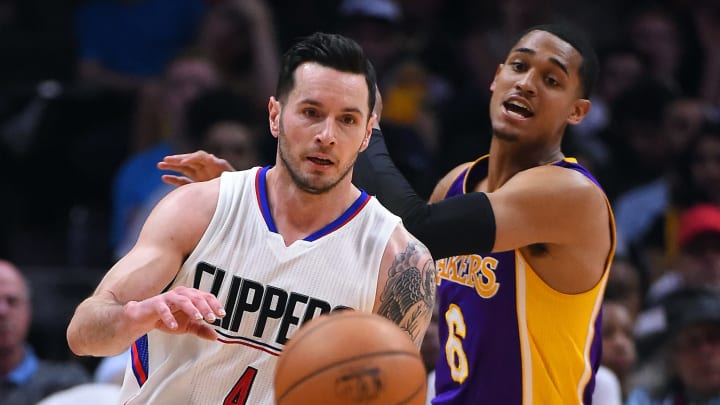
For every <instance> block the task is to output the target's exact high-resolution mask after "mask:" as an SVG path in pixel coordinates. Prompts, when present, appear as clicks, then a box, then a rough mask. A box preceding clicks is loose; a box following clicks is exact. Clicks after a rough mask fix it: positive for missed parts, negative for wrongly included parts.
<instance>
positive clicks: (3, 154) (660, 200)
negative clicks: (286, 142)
mask: <svg viewBox="0 0 720 405" xmlns="http://www.w3.org/2000/svg"><path fill="white" fill-rule="evenodd" d="M550 22H561V23H568V24H572V25H574V26H579V27H581V28H582V29H583V31H584V32H585V34H586V35H587V36H588V37H590V39H591V40H592V42H593V43H594V45H595V48H596V51H597V53H598V56H599V60H600V75H599V78H598V85H597V87H596V91H595V93H594V94H593V95H592V97H591V101H592V108H591V111H590V113H589V115H588V116H587V117H586V119H585V120H584V122H583V123H582V124H581V125H579V126H576V127H572V128H570V130H569V132H568V133H567V134H566V138H565V145H564V151H565V154H566V155H568V156H575V157H577V158H578V159H579V160H580V162H581V163H583V164H584V165H585V166H586V167H588V168H589V169H590V171H591V172H592V173H593V174H594V175H595V176H596V177H597V178H598V179H599V180H600V182H601V184H602V185H603V188H604V189H605V191H606V192H607V195H608V197H609V199H610V201H611V203H612V205H613V208H614V212H615V215H616V221H617V230H618V246H617V256H616V260H615V263H614V265H613V268H612V271H611V274H610V281H609V284H608V288H607V294H606V304H605V309H604V319H605V323H604V326H603V331H602V333H603V339H604V353H603V365H605V366H606V367H607V369H609V370H611V371H612V373H613V374H614V375H615V377H617V379H618V381H619V383H620V385H621V387H622V390H623V395H624V398H626V400H627V401H628V403H632V404H641V403H651V402H643V401H645V400H646V399H648V398H675V397H678V396H681V395H682V396H683V398H685V397H691V398H692V397H693V396H694V395H696V393H697V392H701V393H703V395H704V396H705V397H707V396H708V395H710V396H711V397H716V398H720V296H718V294H719V293H718V292H717V291H720V2H718V1H714V0H665V1H661V0H657V1H624V0H595V1H592V2H577V1H569V0H504V1H477V0H397V1H393V0H54V1H50V0H0V54H1V55H2V58H3V63H2V64H0V173H2V174H3V175H2V176H0V190H2V191H1V194H0V258H2V259H5V260H7V261H9V262H11V263H13V264H14V265H15V266H17V268H18V269H20V271H21V273H22V275H23V276H24V277H25V278H26V279H27V280H28V281H29V283H30V289H31V291H32V294H31V295H28V297H29V298H28V301H29V302H28V306H32V309H33V312H32V319H31V322H30V323H29V325H28V328H27V329H28V331H27V333H26V335H27V338H26V339H25V336H21V338H22V339H21V340H25V342H26V343H28V344H31V345H32V347H33V348H34V352H35V353H36V355H37V357H38V358H40V359H43V360H47V361H56V362H72V363H77V364H80V365H81V366H82V367H83V368H84V369H85V370H86V371H87V372H88V375H91V374H92V373H94V372H96V371H97V370H98V367H97V366H98V359H86V358H83V359H78V358H74V357H73V356H72V355H71V354H70V352H69V351H68V349H67V345H66V341H65V327H66V325H67V321H68V320H69V317H70V315H71V312H72V310H73V309H74V307H75V306H76V305H77V304H78V303H79V302H80V301H81V300H82V299H83V298H85V297H86V296H87V295H88V294H90V292H91V288H93V287H94V286H95V285H96V284H97V282H98V280H99V279H100V277H102V275H103V274H104V273H105V271H106V270H107V269H108V268H109V266H111V265H112V263H113V262H114V260H115V259H117V258H118V257H120V256H122V255H123V254H124V253H125V252H126V251H127V249H129V248H130V247H131V246H132V244H133V243H134V240H135V238H136V237H137V233H138V232H139V228H140V226H141V225H142V223H143V221H144V219H145V217H146V216H147V214H148V212H149V210H150V209H151V208H152V206H153V205H154V204H155V203H156V202H157V201H158V200H159V199H160V198H161V197H162V196H163V195H165V194H166V193H167V192H168V191H169V186H166V185H163V183H162V182H161V180H160V175H161V174H162V173H161V172H160V171H158V170H157V169H156V166H155V164H156V163H157V162H158V161H159V160H161V159H162V157H163V156H165V155H168V154H173V153H183V152H189V151H193V150H196V149H205V150H207V151H210V152H212V153H215V154H216V155H218V156H221V157H224V158H225V159H227V160H229V161H230V162H231V163H232V164H233V165H234V167H235V168H237V169H244V168H249V167H252V166H256V165H264V164H268V163H270V162H273V158H274V154H275V144H274V139H273V138H272V137H271V135H270V134H269V131H268V121H267V102H268V98H269V96H271V95H273V94H274V91H275V80H276V76H277V71H278V67H279V58H280V55H281V52H282V50H284V49H286V48H287V47H288V46H289V45H290V44H291V43H293V42H294V40H295V39H297V38H298V37H300V36H303V35H307V34H311V33H312V32H314V31H326V32H336V33H341V34H344V35H347V36H349V37H351V38H353V39H355V40H356V41H358V42H359V43H360V44H361V46H362V47H363V48H364V49H365V51H366V52H367V54H368V56H369V57H370V59H371V61H372V62H373V64H374V66H375V68H376V70H377V73H378V81H379V86H380V90H381V93H382V95H383V102H384V109H383V114H382V127H383V132H384V133H385V135H386V140H387V142H388V147H389V149H390V152H391V155H392V157H393V159H394V161H395V162H396V164H397V165H398V167H399V168H400V169H401V170H402V171H403V173H404V174H405V175H406V176H407V177H408V179H409V180H410V181H411V183H412V184H413V186H414V187H415V188H416V190H417V191H418V192H419V193H420V194H421V195H423V196H426V197H427V196H429V194H430V192H431V191H432V187H433V186H434V184H435V182H436V181H437V180H438V179H439V178H440V176H442V175H443V174H444V173H446V172H447V171H448V170H449V169H451V168H452V167H454V166H455V165H456V164H458V163H461V162H464V161H468V160H473V159H475V158H477V157H478V156H480V155H482V154H484V153H485V152H486V151H487V147H488V145H489V140H490V138H489V137H490V127H489V125H490V123H489V118H488V102H489V99H490V91H489V85H490V82H491V81H492V78H493V75H494V73H495V70H496V69H497V66H498V64H499V63H501V62H503V61H502V58H503V57H504V56H505V51H506V50H507V49H508V47H509V46H510V45H511V44H512V43H513V42H514V40H515V39H516V38H517V37H518V35H519V34H520V33H521V32H522V31H523V30H524V29H526V28H528V27H530V26H533V25H536V24H542V23H550ZM0 279H2V278H1V277H0ZM0 290H1V289H0ZM0 292H1V291H0ZM2 298H3V297H2V295H1V294H0V300H2ZM7 307H9V304H7V303H6V304H3V302H2V301H0V322H2V323H0V346H3V348H0V357H2V356H5V353H6V352H7V350H5V349H4V347H5V345H6V340H8V339H6V337H5V335H3V333H4V332H3V330H5V329H7V328H9V326H2V325H11V324H12V320H7V318H8V317H9V315H8V312H10V310H11V309H12V308H10V310H8V309H7ZM698 308H700V309H698ZM559 322H561V320H559ZM5 361H6V360H5V359H2V358H0V362H5ZM5 371H6V370H4V369H3V368H2V367H1V364H0V376H2V374H3V372H5ZM718 401H720V399H718ZM0 402H2V401H0ZM686 403H690V402H686Z"/></svg>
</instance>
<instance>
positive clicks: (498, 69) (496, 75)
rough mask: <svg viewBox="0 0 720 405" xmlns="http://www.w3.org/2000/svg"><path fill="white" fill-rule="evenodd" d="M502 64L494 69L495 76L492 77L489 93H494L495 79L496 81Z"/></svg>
mask: <svg viewBox="0 0 720 405" xmlns="http://www.w3.org/2000/svg"><path fill="white" fill-rule="evenodd" d="M503 66H504V64H502V63H501V64H499V65H498V67H497V69H495V76H494V77H493V81H492V83H490V91H495V79H497V77H498V75H499V74H500V70H502V68H503Z"/></svg>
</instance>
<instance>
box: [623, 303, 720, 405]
mask: <svg viewBox="0 0 720 405" xmlns="http://www.w3.org/2000/svg"><path fill="white" fill-rule="evenodd" d="M658 309H659V312H658V314H659V316H658V318H659V320H660V321H659V322H658V323H657V326H658V327H659V330H658V332H657V334H658V335H659V337H660V339H661V347H660V349H659V354H660V356H661V358H662V359H663V360H664V361H662V362H660V363H659V367H658V366H655V367H653V370H652V372H653V374H655V375H654V377H655V381H653V382H646V383H644V384H643V385H641V386H639V387H637V388H636V389H634V390H633V391H632V392H631V393H630V395H629V397H628V400H627V403H626V405H664V404H707V405H715V404H718V403H720V295H719V293H718V291H716V290H708V289H681V290H678V291H676V292H674V293H673V294H671V295H669V296H667V297H666V298H665V299H664V300H663V302H662V304H661V306H660V307H658Z"/></svg>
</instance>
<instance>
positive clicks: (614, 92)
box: [568, 43, 645, 170]
mask: <svg viewBox="0 0 720 405" xmlns="http://www.w3.org/2000/svg"><path fill="white" fill-rule="evenodd" d="M598 57H599V62H600V70H599V72H598V83H597V87H596V89H595V92H594V94H592V95H591V96H590V101H591V102H592V108H591V109H590V111H589V112H588V115H587V117H585V119H584V120H583V122H581V123H580V124H579V125H576V126H575V127H573V128H572V129H571V130H570V132H569V135H570V137H569V138H568V142H569V146H570V147H571V148H573V149H574V150H577V151H578V155H579V156H578V158H579V159H582V160H583V162H584V163H587V166H589V167H590V169H591V170H599V169H600V168H604V167H606V166H607V165H608V164H609V163H610V160H611V156H610V150H609V147H610V145H608V144H607V142H606V140H605V139H603V133H604V132H605V131H608V129H609V127H610V125H611V122H612V119H613V117H612V106H613V104H614V103H615V101H616V100H617V99H618V98H619V97H620V96H622V95H623V93H625V92H626V91H627V90H628V89H630V88H632V86H633V85H634V84H635V83H637V82H638V81H640V79H641V77H642V76H643V74H644V73H645V62H644V59H643V57H642V55H641V54H640V53H639V52H637V51H635V50H634V49H633V48H631V47H629V46H627V44H625V43H621V44H613V45H609V46H607V47H605V48H603V49H602V50H601V51H600V52H599V53H598Z"/></svg>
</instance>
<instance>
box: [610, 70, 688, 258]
mask: <svg viewBox="0 0 720 405" xmlns="http://www.w3.org/2000/svg"><path fill="white" fill-rule="evenodd" d="M674 99H675V94H674V93H672V92H671V91H669V90H668V89H667V88H666V87H665V86H664V85H662V84H661V83H659V82H657V81H654V80H649V81H642V82H639V83H637V84H636V85H634V86H633V87H632V88H630V89H629V90H628V91H626V92H625V93H624V94H623V95H622V96H621V97H620V98H619V99H618V100H617V101H616V102H615V104H614V106H613V127H612V128H611V129H610V132H612V133H613V134H612V136H611V138H610V144H611V145H612V146H611V148H612V150H613V154H612V156H613V161H612V162H611V163H610V164H609V165H607V166H606V168H605V169H606V170H605V171H604V176H603V177H604V178H605V179H606V180H607V183H608V188H609V189H610V190H612V191H611V192H609V193H610V195H611V201H613V206H614V209H615V219H616V221H617V222H616V223H617V230H618V247H617V251H618V254H620V255H629V254H630V251H629V249H630V247H631V246H633V245H634V244H635V243H636V242H637V241H638V240H640V239H641V238H642V236H643V234H644V233H645V232H647V230H648V229H649V228H650V226H651V225H652V223H653V221H654V220H655V218H656V217H657V216H658V215H660V214H661V213H662V212H664V210H665V209H666V208H667V205H668V200H669V189H670V174H671V173H672V165H671V164H670V163H671V162H673V161H674V160H675V159H676V158H677V157H678V156H679V155H680V152H679V151H676V150H675V149H674V148H673V145H674V144H673V143H672V142H671V138H670V136H669V135H668V133H667V131H666V130H665V129H664V127H663V120H662V119H663V116H664V114H665V112H666V109H667V107H668V105H670V103H671V102H672V101H673V100H674ZM606 139H608V138H606ZM641 254H642V255H644V252H642V253H641ZM643 260H648V261H649V262H650V263H649V264H648V266H651V267H652V268H661V267H662V264H661V263H656V261H653V260H651V258H643Z"/></svg>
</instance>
